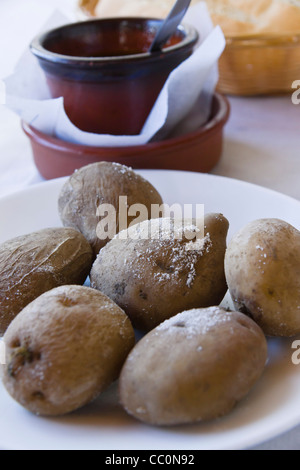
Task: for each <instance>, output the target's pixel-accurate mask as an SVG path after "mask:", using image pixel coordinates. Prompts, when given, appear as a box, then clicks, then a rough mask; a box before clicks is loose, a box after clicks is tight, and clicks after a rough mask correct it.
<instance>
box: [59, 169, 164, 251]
mask: <svg viewBox="0 0 300 470" xmlns="http://www.w3.org/2000/svg"><path fill="white" fill-rule="evenodd" d="M120 196H123V197H127V203H128V207H130V206H132V205H134V204H142V205H144V206H145V207H146V208H147V210H148V214H149V217H150V214H151V205H152V204H158V205H161V204H162V203H163V201H162V198H161V196H160V194H159V193H158V192H157V190H156V189H155V188H154V187H153V186H152V184H150V183H149V182H148V181H146V180H145V179H144V178H142V177H141V176H140V175H138V174H137V173H136V172H135V171H133V170H132V169H131V168H128V167H126V166H124V165H120V164H118V163H110V162H98V163H93V164H91V165H87V166H85V167H83V168H81V169H80V170H78V171H76V172H75V173H74V174H73V175H71V177H70V178H69V179H68V180H67V182H66V183H65V184H64V186H63V188H62V190H61V193H60V195H59V201H58V208H59V213H60V217H61V220H62V222H63V225H64V226H66V227H73V228H75V229H77V230H79V231H80V232H81V233H82V234H83V235H84V236H85V237H86V239H87V240H88V241H89V243H90V244H91V246H92V247H93V250H94V253H95V255H97V254H98V252H99V250H100V249H101V248H102V247H103V246H105V245H106V243H107V242H108V241H109V240H110V238H109V237H108V238H107V239H100V238H99V236H98V233H97V228H98V224H99V222H100V220H101V219H100V217H99V214H98V215H97V209H98V207H99V206H100V205H101V204H110V205H112V206H113V207H114V208H115V210H116V214H117V215H118V212H119V197H120ZM134 219H135V217H133V216H132V217H130V216H129V217H128V218H127V226H129V225H130V224H131V223H132V222H133V221H134ZM118 231H119V218H118V216H117V224H116V233H118Z"/></svg>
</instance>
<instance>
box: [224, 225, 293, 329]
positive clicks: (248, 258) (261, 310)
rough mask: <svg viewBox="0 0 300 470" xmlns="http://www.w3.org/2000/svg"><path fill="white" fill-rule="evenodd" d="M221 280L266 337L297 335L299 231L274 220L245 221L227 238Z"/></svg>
mask: <svg viewBox="0 0 300 470" xmlns="http://www.w3.org/2000/svg"><path fill="white" fill-rule="evenodd" d="M225 267H226V278H227V282H228V286H229V291H230V294H231V297H232V299H233V301H234V304H235V307H236V308H237V309H238V310H240V311H241V312H244V313H246V314H247V315H249V316H250V317H251V318H253V319H254V320H255V321H256V322H257V323H258V324H259V325H260V326H261V328H262V329H263V331H264V332H265V334H266V335H269V336H288V337H289V336H294V335H298V334H299V333H300V232H299V231H298V230H297V229H296V228H294V227H292V226H291V225H289V224H288V223H286V222H284V221H282V220H278V219H260V220H256V221H253V222H251V223H250V224H248V225H247V226H245V227H244V228H242V230H240V231H239V232H238V233H237V234H236V235H235V236H234V237H233V239H232V240H231V242H230V244H229V246H228V250H227V253H226V259H225Z"/></svg>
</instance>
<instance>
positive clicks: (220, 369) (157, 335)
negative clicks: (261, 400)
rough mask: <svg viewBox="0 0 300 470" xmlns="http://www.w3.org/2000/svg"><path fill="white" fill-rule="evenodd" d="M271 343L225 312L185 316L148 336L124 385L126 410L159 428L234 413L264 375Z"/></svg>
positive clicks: (122, 394)
mask: <svg viewBox="0 0 300 470" xmlns="http://www.w3.org/2000/svg"><path fill="white" fill-rule="evenodd" d="M266 360H267V342H266V339H265V336H264V334H263V332H262V331H261V329H260V328H259V327H258V325H257V324H256V323H255V322H254V321H253V320H251V319H250V318H248V317H247V316H246V315H243V314H241V313H238V312H228V311H225V310H223V309H221V308H219V307H210V308H206V309H195V310H189V311H185V312H182V313H180V314H177V315H176V316H174V317H172V318H171V319H169V320H166V321H165V322H164V323H162V324H161V325H159V326H158V327H157V328H155V329H154V330H152V331H151V332H150V333H148V334H147V335H146V336H144V337H143V338H142V339H141V340H140V341H139V342H138V343H137V344H136V346H135V347H134V349H133V350H132V351H131V353H130V354H129V356H128V358H127V360H126V362H125V364H124V367H123V369H122V372H121V376H120V381H119V390H120V401H121V404H122V405H123V407H124V409H125V410H126V411H127V412H128V413H129V414H130V415H132V416H134V417H135V418H137V419H138V420H140V421H143V422H145V423H149V424H153V425H178V424H189V423H196V422H200V421H208V420H212V419H215V418H218V417H220V416H223V415H225V414H227V413H229V412H230V411H231V410H232V409H233V407H234V406H235V404H236V403H237V402H239V401H240V400H241V399H242V398H244V397H245V396H246V395H247V394H248V393H249V391H250V390H251V388H252V387H253V386H254V385H255V383H256V382H257V381H258V379H259V378H260V376H261V375H262V373H263V371H264V368H265V364H266Z"/></svg>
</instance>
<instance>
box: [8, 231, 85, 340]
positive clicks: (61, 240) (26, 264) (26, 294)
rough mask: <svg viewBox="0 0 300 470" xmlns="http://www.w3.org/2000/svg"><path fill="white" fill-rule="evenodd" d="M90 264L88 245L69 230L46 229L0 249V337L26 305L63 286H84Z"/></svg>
mask: <svg viewBox="0 0 300 470" xmlns="http://www.w3.org/2000/svg"><path fill="white" fill-rule="evenodd" d="M92 263H93V252H92V249H91V246H90V244H89V243H88V242H87V240H86V239H85V238H84V237H83V235H82V234H81V233H79V232H78V231H77V230H74V229H72V228H62V227H58V228H47V229H44V230H40V231H38V232H34V233H30V234H27V235H23V236H20V237H17V238H14V239H12V240H8V241H7V242H5V243H3V244H2V245H1V246H0V335H2V334H4V332H5V330H6V329H7V327H8V325H9V324H10V322H11V321H12V320H13V319H14V318H15V316H16V315H17V314H18V313H19V312H20V311H21V310H22V309H23V308H24V307H26V305H27V304H29V303H30V302H32V301H33V300H34V299H35V298H37V297H38V296H39V295H41V294H43V293H44V292H46V291H48V290H50V289H53V288H55V287H58V286H60V285H65V284H83V283H84V282H85V280H86V278H87V276H88V274H89V271H90V269H91V266H92Z"/></svg>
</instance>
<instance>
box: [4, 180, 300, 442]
mask: <svg viewBox="0 0 300 470" xmlns="http://www.w3.org/2000/svg"><path fill="white" fill-rule="evenodd" d="M139 173H141V174H142V175H143V176H145V177H146V178H147V179H148V180H149V181H151V182H152V183H153V184H154V186H155V187H156V188H157V189H158V190H159V191H160V192H161V195H162V196H163V198H164V201H165V202H166V203H169V204H171V203H181V204H183V203H184V204H196V203H198V204H201V203H204V204H205V211H206V212H212V211H213V212H222V213H223V214H224V215H225V216H226V217H227V218H228V220H229V222H230V233H229V238H230V237H231V236H232V234H233V233H234V232H236V231H237V230H238V229H239V228H241V227H242V226H243V225H244V224H246V223H248V222H250V221H251V220H255V219H258V218H263V217H277V218H281V219H284V220H286V221H287V222H289V223H291V224H292V225H294V226H295V227H296V228H297V229H299V230H300V202H299V201H296V200H293V199H291V198H289V197H287V196H284V195H281V194H278V193H275V192H273V191H270V190H267V189H264V188H261V187H258V186H254V185H251V184H248V183H243V182H240V181H236V180H231V179H228V178H223V177H218V176H213V175H205V174H198V173H196V174H195V173H186V172H174V171H168V172H165V171H141V172H139ZM63 181H64V179H60V180H53V181H50V182H47V183H42V184H39V185H37V186H33V187H31V188H29V189H27V190H25V191H22V192H19V193H17V194H14V195H12V196H9V197H6V198H3V199H0V220H1V233H0V242H3V241H5V240H7V239H9V238H11V237H15V236H17V235H21V234H25V233H29V232H32V231H34V230H38V229H42V228H45V227H51V226H52V227H53V226H60V225H61V223H60V220H59V216H58V212H57V198H58V194H59V191H60V188H61V186H62V184H63ZM292 341H293V340H291V339H286V340H272V341H269V346H270V348H269V351H270V352H269V356H270V358H269V364H268V366H267V369H266V371H265V374H264V375H263V377H262V379H261V380H260V382H259V383H258V384H257V385H256V387H255V388H254V389H253V390H252V391H251V393H250V394H249V396H248V397H247V398H246V399H244V400H243V401H242V402H241V403H240V404H239V405H238V406H237V407H236V408H235V410H234V411H233V412H232V413H231V414H230V415H228V416H227V417H224V418H222V419H219V420H217V421H215V422H211V423H206V424H200V425H193V426H181V427H176V428H155V427H150V426H146V425H143V424H141V423H139V422H138V421H136V420H134V419H133V418H131V417H129V416H127V414H126V413H125V412H124V411H123V410H122V409H121V408H120V406H119V405H118V400H117V391H116V386H114V387H112V389H111V390H109V391H108V392H106V393H105V394H104V395H103V396H102V397H100V398H99V399H98V400H97V401H96V402H95V403H93V404H91V405H89V406H87V407H85V408H83V409H81V410H80V411H78V412H76V413H73V414H71V415H69V416H66V417H63V418H51V419H48V418H41V417H36V416H34V415H32V414H31V413H29V412H28V411H26V410H25V409H23V408H22V407H21V406H19V405H18V404H17V403H16V402H14V400H12V399H11V398H10V397H9V395H8V394H7V393H6V391H5V390H4V388H3V387H2V385H0V416H1V426H0V448H2V449H11V450H21V449H24V450H31V449H33V450H37V449H41V450H46V449H50V450H56V449H58V450H59V449H63V450H69V449H70V450H75V449H77V450H79V449H82V450H98V449H104V450H123V449H124V450H139V449H143V450H146V449H149V450H163V449H164V450H171V449H173V450H200V449H207V450H208V449H245V448H249V447H253V446H255V445H258V444H259V443H262V442H264V441H266V440H269V439H271V438H273V437H275V436H277V435H279V434H281V433H283V432H285V431H287V430H289V429H291V428H293V427H294V426H296V425H297V424H300V394H299V389H300V366H295V365H293V363H292V360H291V357H292V353H293V350H292V349H291V345H292Z"/></svg>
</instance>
